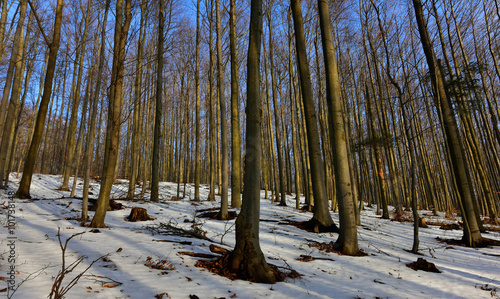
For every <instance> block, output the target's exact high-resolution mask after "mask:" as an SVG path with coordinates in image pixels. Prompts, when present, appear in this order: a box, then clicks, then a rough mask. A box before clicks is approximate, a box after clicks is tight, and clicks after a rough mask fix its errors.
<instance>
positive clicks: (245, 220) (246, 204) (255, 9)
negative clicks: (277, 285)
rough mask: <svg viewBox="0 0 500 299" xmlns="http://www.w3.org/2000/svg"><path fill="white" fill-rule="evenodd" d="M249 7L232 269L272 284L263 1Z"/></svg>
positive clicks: (273, 278)
mask: <svg viewBox="0 0 500 299" xmlns="http://www.w3.org/2000/svg"><path fill="white" fill-rule="evenodd" d="M250 6H251V8H250V39H249V42H248V58H247V109H246V111H247V120H246V140H245V144H246V151H245V172H244V174H243V181H244V186H245V188H244V189H243V198H242V206H241V212H240V214H239V215H238V218H237V219H236V246H235V247H234V251H233V252H232V254H231V259H230V266H231V270H232V271H234V272H237V273H240V274H241V275H242V276H245V277H247V278H249V279H252V280H255V281H258V282H263V283H273V282H275V281H276V278H275V277H274V274H273V272H271V270H270V269H269V265H268V264H267V262H266V259H265V257H264V254H263V253H262V250H261V249H260V244H259V217H260V181H261V142H262V136H261V108H262V103H261V99H260V70H259V65H260V48H261V38H262V0H252V2H251V5H250Z"/></svg>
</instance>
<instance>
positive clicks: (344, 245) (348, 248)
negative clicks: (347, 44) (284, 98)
mask: <svg viewBox="0 0 500 299" xmlns="http://www.w3.org/2000/svg"><path fill="white" fill-rule="evenodd" d="M318 10H319V20H320V27H321V40H322V42H323V55H324V59H325V69H326V91H327V94H326V101H327V105H328V110H329V113H328V122H329V123H330V125H329V128H330V131H329V132H330V142H331V146H332V152H333V162H334V167H333V170H334V173H335V183H336V184H335V185H336V188H335V189H336V192H337V199H338V203H339V217H340V234H339V238H338V239H337V242H336V243H337V245H338V246H339V248H340V250H341V251H342V253H343V254H348V255H355V254H358V253H359V248H358V235H357V227H356V213H355V207H354V199H353V194H352V186H351V173H350V169H349V162H348V160H349V155H348V152H347V145H346V132H345V128H344V117H343V113H342V95H341V89H340V79H339V73H338V68H337V58H336V55H335V48H334V43H333V31H332V28H331V24H330V9H329V7H328V1H327V0H318Z"/></svg>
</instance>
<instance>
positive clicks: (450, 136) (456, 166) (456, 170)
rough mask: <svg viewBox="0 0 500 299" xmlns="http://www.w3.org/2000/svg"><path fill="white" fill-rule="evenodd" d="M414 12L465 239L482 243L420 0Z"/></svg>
mask: <svg viewBox="0 0 500 299" xmlns="http://www.w3.org/2000/svg"><path fill="white" fill-rule="evenodd" d="M413 6H414V8H415V15H416V19H417V23H418V29H419V32H420V40H421V42H422V46H423V49H424V53H425V57H426V59H427V64H428V66H429V73H430V77H431V82H432V86H433V92H434V98H435V101H436V104H437V105H438V107H440V108H441V110H442V117H441V121H442V123H443V127H444V135H445V136H444V137H445V141H446V143H447V145H448V148H449V152H450V159H451V162H452V163H451V164H452V166H453V174H454V178H455V182H456V185H457V188H458V194H459V196H460V200H461V202H462V206H463V211H464V213H463V215H462V216H463V217H464V236H463V240H464V242H465V243H466V244H467V246H470V247H477V246H481V245H482V243H483V238H482V236H481V232H480V231H479V226H478V222H477V219H476V215H475V213H474V203H473V200H475V198H474V195H473V190H472V189H471V185H470V181H471V180H470V179H469V177H468V176H469V175H470V171H469V169H468V168H469V167H468V164H467V161H466V157H465V151H464V148H463V143H462V141H461V140H460V132H459V129H458V124H457V120H456V118H455V115H454V112H453V108H452V103H451V100H450V98H449V96H448V95H447V94H446V89H445V86H444V78H443V74H442V72H441V70H440V67H439V62H438V61H437V60H436V56H435V54H434V50H433V48H432V43H431V40H430V37H429V33H428V31H427V25H426V23H425V17H424V13H423V9H422V2H421V1H420V0H413Z"/></svg>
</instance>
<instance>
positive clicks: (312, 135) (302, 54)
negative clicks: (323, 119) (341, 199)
mask: <svg viewBox="0 0 500 299" xmlns="http://www.w3.org/2000/svg"><path fill="white" fill-rule="evenodd" d="M291 6H292V15H293V20H294V28H295V45H296V47H297V60H298V69H299V72H300V84H301V90H302V102H303V105H304V119H305V122H306V127H307V141H308V147H309V159H310V163H311V179H312V182H314V184H312V187H313V196H314V215H313V218H312V219H311V222H312V224H313V226H314V231H316V232H318V231H319V230H320V229H323V228H326V229H333V230H337V228H336V226H335V223H334V222H333V219H332V216H331V215H330V211H329V209H328V195H327V192H326V182H325V174H324V166H323V158H322V152H321V145H320V138H319V132H318V116H317V114H316V111H315V110H316V108H315V107H314V99H313V92H312V86H311V75H310V73H309V63H308V61H307V51H306V41H305V35H304V24H303V21H302V10H301V1H300V0H292V3H291ZM322 227H323V228H322Z"/></svg>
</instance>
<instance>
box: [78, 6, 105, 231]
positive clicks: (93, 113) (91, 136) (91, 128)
mask: <svg viewBox="0 0 500 299" xmlns="http://www.w3.org/2000/svg"><path fill="white" fill-rule="evenodd" d="M110 1H111V0H106V4H105V8H104V18H103V20H102V27H101V44H100V47H99V66H98V69H97V77H96V86H95V90H94V94H93V95H92V99H91V101H90V105H91V107H92V108H91V109H90V121H89V125H88V129H87V139H86V144H85V154H84V158H83V173H84V181H83V196H82V222H83V223H85V222H87V212H88V200H89V186H90V170H91V165H90V163H91V161H92V156H93V152H94V140H95V127H96V119H97V104H98V102H99V95H100V93H101V78H102V73H103V70H104V60H105V59H104V50H105V45H106V44H105V42H106V24H107V21H108V11H109V6H110Z"/></svg>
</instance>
